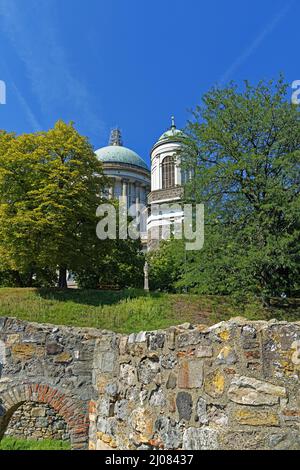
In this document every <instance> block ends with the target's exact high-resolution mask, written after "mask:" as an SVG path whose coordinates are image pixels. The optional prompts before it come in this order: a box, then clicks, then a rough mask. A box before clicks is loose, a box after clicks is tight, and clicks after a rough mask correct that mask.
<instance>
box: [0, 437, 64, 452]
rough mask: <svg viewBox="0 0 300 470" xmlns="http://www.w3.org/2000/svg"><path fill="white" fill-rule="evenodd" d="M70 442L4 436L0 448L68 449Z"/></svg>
mask: <svg viewBox="0 0 300 470" xmlns="http://www.w3.org/2000/svg"><path fill="white" fill-rule="evenodd" d="M69 449H70V444H69V443H68V442H64V441H55V440H49V439H45V440H43V441H34V440H30V439H28V440H27V439H15V438H13V437H4V438H3V439H2V441H0V450H69Z"/></svg>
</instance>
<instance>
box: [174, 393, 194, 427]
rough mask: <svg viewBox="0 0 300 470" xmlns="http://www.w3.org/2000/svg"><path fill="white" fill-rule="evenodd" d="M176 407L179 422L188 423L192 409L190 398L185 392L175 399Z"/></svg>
mask: <svg viewBox="0 0 300 470" xmlns="http://www.w3.org/2000/svg"><path fill="white" fill-rule="evenodd" d="M176 406H177V410H178V415H179V420H181V419H184V420H186V421H189V420H190V419H191V416H192V409H193V400H192V396H191V395H190V394H189V393H187V392H179V393H178V394H177V397H176Z"/></svg>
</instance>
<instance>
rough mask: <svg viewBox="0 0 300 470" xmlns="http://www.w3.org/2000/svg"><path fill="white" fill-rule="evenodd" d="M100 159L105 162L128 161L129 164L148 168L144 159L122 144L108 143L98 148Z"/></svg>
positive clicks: (97, 152)
mask: <svg viewBox="0 0 300 470" xmlns="http://www.w3.org/2000/svg"><path fill="white" fill-rule="evenodd" d="M95 153H96V156H97V158H98V160H100V161H101V162H103V163H127V164H128V165H134V166H139V167H141V168H144V169H145V170H148V166H147V164H146V163H145V162H144V160H143V159H142V158H141V157H140V156H139V155H138V154H137V153H135V152H134V151H133V150H130V149H128V148H127V147H123V146H120V145H108V146H107V147H103V148H100V149H99V150H96V152H95Z"/></svg>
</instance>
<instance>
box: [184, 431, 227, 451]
mask: <svg viewBox="0 0 300 470" xmlns="http://www.w3.org/2000/svg"><path fill="white" fill-rule="evenodd" d="M217 449H219V443H218V432H217V431H216V430H214V429H211V428H209V427H202V428H188V429H187V430H186V431H185V432H184V434H183V450H217Z"/></svg>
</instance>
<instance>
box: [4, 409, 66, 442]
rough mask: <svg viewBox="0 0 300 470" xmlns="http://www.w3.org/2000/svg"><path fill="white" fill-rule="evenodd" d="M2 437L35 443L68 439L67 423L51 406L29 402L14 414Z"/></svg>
mask: <svg viewBox="0 0 300 470" xmlns="http://www.w3.org/2000/svg"><path fill="white" fill-rule="evenodd" d="M4 435H5V436H9V437H15V438H20V439H24V438H25V439H34V440H37V441H39V440H42V439H51V440H52V439H56V440H61V441H68V440H69V439H70V436H69V432H68V426H67V423H66V422H65V421H64V419H63V418H62V417H60V416H59V415H58V414H57V413H56V412H55V411H54V409H53V408H51V406H49V405H47V404H42V403H36V402H29V401H27V402H25V403H23V404H22V405H20V407H19V408H18V409H17V410H16V411H15V412H14V414H13V415H12V417H11V419H10V421H9V423H8V427H7V428H6V431H5V434H4Z"/></svg>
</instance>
